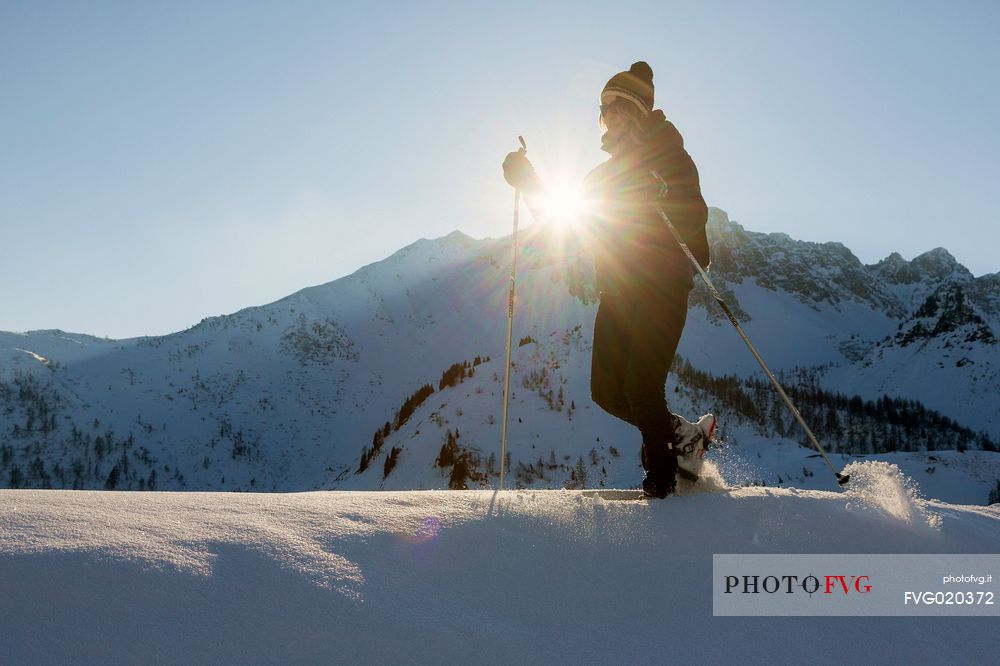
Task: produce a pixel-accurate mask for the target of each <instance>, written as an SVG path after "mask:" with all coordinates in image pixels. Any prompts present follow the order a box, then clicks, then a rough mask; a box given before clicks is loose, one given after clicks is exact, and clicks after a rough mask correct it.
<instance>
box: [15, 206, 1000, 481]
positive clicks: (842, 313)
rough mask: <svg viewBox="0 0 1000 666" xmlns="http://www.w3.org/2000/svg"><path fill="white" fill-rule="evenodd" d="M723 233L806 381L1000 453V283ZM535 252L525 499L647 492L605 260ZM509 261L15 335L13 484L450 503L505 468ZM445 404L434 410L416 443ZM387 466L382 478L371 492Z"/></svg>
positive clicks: (521, 350)
mask: <svg viewBox="0 0 1000 666" xmlns="http://www.w3.org/2000/svg"><path fill="white" fill-rule="evenodd" d="M709 235H710V241H711V243H712V246H713V252H714V256H715V263H714V264H713V269H712V273H713V276H714V279H715V280H717V282H718V284H719V285H720V286H722V287H723V289H724V291H725V292H726V293H727V294H730V295H731V296H732V297H733V301H732V303H733V304H734V306H736V307H735V309H736V310H737V312H738V313H740V316H741V317H742V318H743V319H744V323H745V326H746V329H747V331H748V333H749V334H750V336H751V337H752V339H753V340H754V342H755V344H757V346H758V347H759V348H760V350H761V352H762V353H763V355H764V357H765V358H766V359H767V361H768V363H769V364H770V365H771V366H772V368H774V369H775V370H777V371H785V372H787V373H789V374H787V375H785V376H786V377H787V380H788V381H791V382H795V381H799V379H798V377H799V375H796V374H795V373H794V371H795V369H796V368H799V369H800V370H801V369H803V368H808V369H810V372H811V373H812V375H811V376H812V377H813V379H812V380H810V381H814V382H816V383H817V385H821V386H822V387H823V388H825V389H826V390H828V391H833V392H837V391H840V392H844V393H847V394H849V395H850V394H854V393H858V394H860V395H861V397H862V398H865V399H871V400H875V399H877V398H881V397H882V396H883V394H889V395H891V396H896V397H904V398H914V399H919V400H921V401H923V402H924V403H925V404H926V406H927V407H928V408H930V409H934V410H938V411H940V412H942V413H943V414H944V415H946V416H948V417H950V418H951V419H952V420H954V421H957V422H958V423H959V424H961V425H962V426H965V427H967V428H970V429H971V430H970V431H969V432H970V433H973V434H974V431H980V430H981V431H985V432H987V433H989V434H990V435H991V436H992V437H993V438H994V439H995V438H997V437H998V436H1000V420H998V419H1000V416H998V415H1000V410H997V409H996V406H997V403H996V400H997V398H996V396H997V395H998V393H1000V385H998V382H1000V379H998V373H996V372H995V371H994V369H995V368H996V367H997V364H998V357H997V354H998V345H997V342H996V339H995V336H994V335H993V331H994V330H996V329H997V327H998V325H1000V320H998V317H1000V314H998V313H1000V298H998V297H997V293H998V292H997V289H996V287H997V285H998V284H1000V278H998V277H997V276H996V275H994V276H984V277H980V278H974V277H972V276H971V275H970V274H969V273H968V271H965V269H963V268H962V267H961V266H959V265H958V264H957V263H956V262H955V261H954V259H953V258H951V257H950V255H948V254H947V253H946V252H944V251H943V250H933V251H931V252H929V253H927V254H926V255H922V256H921V257H918V258H917V259H914V260H913V261H912V262H906V261H905V260H903V259H901V258H900V257H898V256H896V255H894V256H892V257H889V258H888V259H886V260H885V261H883V262H881V263H879V264H877V265H875V266H864V265H862V264H861V263H860V262H859V261H858V260H857V259H856V258H855V257H854V256H853V255H851V253H850V252H849V251H848V250H847V249H846V248H844V247H843V246H841V245H839V244H835V243H826V244H816V243H804V242H799V241H794V240H792V239H791V238H789V237H788V236H785V235H783V234H769V235H767V234H758V233H754V232H750V231H746V230H744V229H743V228H742V227H740V226H739V225H738V224H736V223H734V222H731V221H730V220H729V219H728V217H727V216H726V215H725V213H723V212H722V211H719V210H716V209H713V210H712V211H711V219H710V225H709ZM520 240H521V252H520V256H519V266H518V274H519V281H518V287H517V289H518V291H517V294H518V301H517V307H516V319H515V322H516V324H515V338H516V339H522V338H525V339H526V344H525V345H524V346H520V347H518V349H517V353H516V354H515V363H516V367H515V375H514V384H513V386H514V387H515V388H514V394H513V400H512V416H511V442H510V445H511V450H512V452H513V457H512V460H511V470H512V478H515V479H516V478H518V477H520V478H521V479H522V480H524V482H525V484H526V485H534V486H536V487H537V486H539V485H541V486H546V487H560V486H562V485H563V484H565V483H566V482H567V481H572V480H573V479H572V476H573V474H574V473H575V469H574V468H575V467H576V465H577V463H578V462H579V461H581V460H583V462H584V464H585V466H586V467H587V473H586V475H587V477H588V478H587V484H588V485H589V486H593V485H599V484H600V482H601V481H603V482H604V483H605V485H616V486H630V485H634V484H635V483H637V482H638V478H639V471H638V467H637V456H636V451H637V447H638V441H637V435H636V433H635V432H633V431H632V429H630V428H629V427H628V426H626V425H624V424H621V423H618V422H616V421H614V420H613V419H611V418H610V417H607V416H606V415H604V414H603V413H601V412H600V411H599V410H598V408H597V407H596V406H595V405H594V404H593V403H592V402H591V400H590V396H589V387H588V377H589V352H590V348H589V345H590V339H591V332H592V326H593V317H594V312H595V308H596V299H597V295H596V293H595V292H594V286H593V270H592V263H591V260H590V257H589V254H588V253H587V251H586V248H585V247H584V246H583V245H582V244H581V243H580V242H579V240H578V239H572V238H570V239H558V238H553V237H550V236H548V235H547V234H546V233H545V232H544V231H543V230H542V229H540V228H529V229H528V230H527V231H526V232H525V233H524V234H523V235H522V236H521V239H520ZM509 242H510V241H509V238H506V239H486V240H474V239H471V238H469V237H467V236H464V235H463V234H461V233H458V232H455V233H453V234H450V235H448V236H446V237H444V238H440V239H436V240H422V241H418V242H417V243H414V244H413V245H410V246H408V247H406V248H403V249H402V250H400V251H399V252H397V253H396V254H394V255H393V256H391V257H389V258H387V259H385V260H383V261H381V262H378V263H375V264H372V265H370V266H366V267H365V268H363V269H361V270H359V271H357V272H356V273H354V274H352V275H350V276H347V277H344V278H341V279H339V280H336V281H334V282H330V283H328V284H325V285H320V286H316V287H310V288H308V289H303V290H302V291H300V292H298V293H296V294H293V295H290V296H288V297H287V298H284V299H282V300H280V301H277V302H275V303H272V304H269V305H265V306H259V307H252V308H247V309H245V310H242V311H240V312H237V313H235V314H232V315H227V316H222V317H214V318H210V319H206V320H204V321H203V322H201V323H200V324H198V325H196V326H194V327H192V328H191V329H188V330H186V331H183V332H179V333H175V334H172V335H168V336H163V337H156V338H137V339H132V340H118V341H115V340H100V339H97V338H93V337H90V336H84V335H79V334H68V333H64V332H61V331H34V332H30V333H25V334H15V333H0V486H7V487H11V486H28V487H50V486H51V487H65V488H73V487H81V488H104V487H113V488H130V489H143V488H150V487H153V488H157V489H174V488H176V489H203V490H204V489H218V490H252V489H260V490H272V489H273V490H303V489H317V488H358V489H360V488H376V487H383V486H385V487H394V488H407V487H409V488H419V487H441V484H442V479H443V483H444V484H445V485H447V483H448V480H449V474H450V472H449V471H448V470H446V469H444V468H442V467H440V466H438V467H435V466H434V462H435V460H437V458H438V455H439V453H440V450H441V447H442V445H443V444H447V442H448V431H449V430H450V431H452V435H453V436H454V433H455V430H456V429H457V430H458V431H459V435H460V436H459V439H458V440H457V444H456V446H460V447H462V449H463V450H466V451H469V452H473V453H477V454H478V456H479V459H480V463H481V464H482V465H483V467H482V468H481V469H480V471H481V472H483V471H485V466H486V465H487V464H488V463H489V456H490V454H491V453H495V454H496V455H499V452H498V451H497V448H498V446H497V442H498V441H499V422H498V421H499V411H500V405H501V395H500V380H501V379H502V375H503V367H502V365H503V364H502V361H500V360H499V359H502V356H503V345H504V335H505V332H506V323H505V317H506V299H507V277H508V274H509V262H510V245H509ZM692 299H693V303H694V307H693V308H692V311H691V315H690V317H689V320H688V321H689V323H688V326H687V328H686V330H685V335H684V338H683V340H682V341H681V346H680V354H681V355H682V356H683V357H684V358H685V359H687V360H688V361H689V362H690V363H691V364H693V365H694V367H696V368H698V369H700V370H703V371H707V372H711V373H714V374H715V375H722V374H729V373H732V374H735V375H739V376H743V377H746V376H749V375H751V374H752V373H754V372H756V370H757V368H756V365H755V363H754V361H753V360H752V358H751V357H750V355H749V354H748V353H747V352H746V350H745V349H744V348H743V346H742V344H741V343H740V341H739V338H738V337H737V336H736V335H735V334H734V332H733V331H732V330H731V327H730V326H729V324H728V322H727V321H725V320H724V319H723V318H721V317H720V316H719V314H718V312H717V311H716V306H715V304H714V303H713V302H711V300H710V299H708V298H707V296H706V294H705V292H704V290H701V289H700V288H699V289H697V290H696V291H695V292H694V294H693V296H692ZM527 338H530V340H529V339H527ZM477 357H478V362H477ZM465 362H467V363H468V364H469V368H472V369H473V370H474V376H473V377H471V378H470V377H467V376H466V377H464V378H463V379H464V381H462V382H461V383H458V384H457V385H455V386H445V387H443V388H442V386H441V383H440V380H441V379H442V377H443V373H445V371H446V370H448V369H449V368H450V367H452V366H453V364H456V363H457V364H462V363H465ZM463 374H468V372H464V373H463ZM427 385H429V386H431V388H432V389H433V394H432V395H431V396H430V397H428V398H427V399H426V400H425V401H424V402H422V403H420V404H416V407H415V409H414V410H413V414H412V416H410V418H409V420H406V419H401V420H402V421H405V423H401V422H398V421H399V419H397V416H398V415H402V414H401V412H403V411H406V410H404V409H403V408H404V406H405V405H406V402H405V401H406V400H407V399H408V398H412V397H413V396H414V395H415V394H416V393H417V392H418V391H419V389H420V388H421V387H422V386H427ZM670 390H671V405H672V406H673V408H674V410H675V411H677V412H679V413H681V414H684V415H686V416H688V417H694V416H696V415H698V414H699V413H701V412H702V411H705V410H714V411H717V412H719V413H721V414H722V415H723V417H724V420H725V421H726V424H727V426H728V427H729V429H730V430H732V432H733V433H736V432H737V431H738V429H739V428H743V429H744V431H745V432H744V434H743V435H742V436H740V438H739V439H740V440H741V442H742V443H744V444H747V443H749V439H751V438H752V437H751V435H750V434H749V432H750V431H751V430H753V429H754V428H756V431H755V433H756V434H754V435H753V437H756V438H757V439H758V440H759V441H760V442H769V441H771V442H774V441H777V439H776V438H775V435H776V431H775V424H774V417H773V415H772V414H770V413H767V414H765V415H764V417H763V419H764V426H763V427H762V426H761V425H760V424H759V423H756V422H755V421H754V419H753V418H751V416H747V415H738V414H730V413H727V412H728V411H729V410H730V407H729V406H728V405H726V404H721V403H720V402H719V398H718V395H717V394H713V393H711V392H706V391H704V390H699V389H696V388H694V387H691V386H688V385H687V384H685V383H684V382H677V381H676V380H675V381H674V383H673V384H672V385H671V386H670ZM675 390H676V391H679V392H678V393H674V391H675ZM414 402H416V403H419V402H420V401H411V406H413V403H414ZM820 416H823V417H825V418H826V420H829V418H828V416H827V415H826V414H821V415H820ZM838 418H841V419H843V420H844V426H845V428H847V426H849V425H851V424H850V423H848V421H847V419H848V416H847V415H846V414H841V415H840V416H839V417H838ZM387 422H388V423H389V424H390V428H389V431H390V432H388V433H386V435H385V436H384V437H383V438H382V443H381V444H380V445H376V442H377V441H378V439H379V437H378V436H377V435H376V432H377V431H378V432H381V431H382V430H384V426H385V424H386V423H387ZM755 423H756V425H755ZM397 425H398V426H399V427H398V428H397V427H396V426H397ZM869 425H870V424H869ZM867 427H868V426H866V428H867ZM747 429H749V430H747ZM869 429H870V428H869ZM847 432H854V431H852V430H849V429H848V430H847ZM956 432H957V431H956ZM952 434H954V433H952ZM952 434H949V433H944V434H943V435H942V437H943V438H944V441H949V442H950V444H949V446H948V448H956V447H967V448H978V446H979V444H978V443H977V442H976V440H975V438H974V437H972V436H971V435H969V434H968V433H966V434H961V433H959V434H954V436H952ZM949 437H950V438H951V439H950V440H949V439H948V438H949ZM896 439H897V440H898V438H896ZM939 439H940V438H939ZM540 442H544V443H545V444H544V445H540V444H539V443H540ZM834 443H835V444H840V442H834ZM373 446H375V448H376V449H377V456H376V457H373V458H372V460H371V461H370V466H369V471H367V472H366V473H365V474H361V475H355V471H357V470H358V468H359V467H360V466H361V458H362V452H363V449H367V450H368V451H369V453H370V452H371V450H372V448H373ZM612 447H614V451H615V452H617V453H614V452H612ZM394 448H396V449H398V450H399V452H398V454H397V457H398V460H397V465H396V468H395V469H394V470H393V471H392V473H391V474H390V476H389V477H387V478H384V471H385V463H386V460H387V458H388V457H389V456H390V454H391V452H392V450H393V449H394ZM376 458H377V459H376ZM415 463H416V464H418V465H419V467H412V466H413V465H414V464H415ZM765 464H766V460H765ZM495 465H496V466H495V467H494V470H497V469H498V463H496V462H495ZM519 466H520V469H521V473H520V474H518V472H517V470H518V469H519ZM529 468H532V469H533V470H534V471H531V470H530V469H529ZM116 470H117V471H116ZM539 472H540V474H539ZM784 476H785V475H784V474H783V475H782V477H783V478H784Z"/></svg>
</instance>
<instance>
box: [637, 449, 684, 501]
mask: <svg viewBox="0 0 1000 666" xmlns="http://www.w3.org/2000/svg"><path fill="white" fill-rule="evenodd" d="M677 460H678V456H677V455H676V454H675V453H673V452H672V451H671V452H669V453H667V456H666V458H665V459H664V461H663V462H664V465H663V469H660V470H658V471H656V472H653V471H651V470H646V476H645V477H644V478H643V480H642V494H643V496H644V497H649V498H657V499H662V498H664V497H666V496H667V495H672V494H673V493H674V491H675V490H676V489H677V472H678V469H679V468H678V466H677ZM644 462H645V460H644Z"/></svg>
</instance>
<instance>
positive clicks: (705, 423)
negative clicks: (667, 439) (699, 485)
mask: <svg viewBox="0 0 1000 666" xmlns="http://www.w3.org/2000/svg"><path fill="white" fill-rule="evenodd" d="M717 424H718V421H717V419H716V418H715V416H714V415H713V414H705V415H704V416H702V417H701V418H700V419H698V422H697V423H691V422H690V421H687V420H685V419H682V418H681V417H679V416H678V417H677V421H676V426H675V427H674V438H675V444H674V446H675V448H676V449H677V454H678V455H677V467H678V469H677V473H678V474H680V475H681V476H682V477H684V478H686V479H688V480H691V481H696V480H697V479H698V475H699V474H700V473H701V468H702V465H703V464H704V460H702V459H703V458H704V457H705V453H706V452H707V451H708V446H709V444H710V443H711V442H712V437H714V436H715V427H716V425H717Z"/></svg>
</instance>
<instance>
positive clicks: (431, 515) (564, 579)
mask: <svg viewBox="0 0 1000 666" xmlns="http://www.w3.org/2000/svg"><path fill="white" fill-rule="evenodd" d="M867 471H868V472H869V473H867V474H866V472H865V470H864V469H861V468H856V469H854V473H855V476H856V478H858V479H859V484H858V485H855V487H854V489H853V490H852V491H851V492H848V493H846V494H841V493H831V492H821V491H803V490H791V489H765V488H742V489H738V490H733V491H729V492H725V493H721V494H699V495H692V496H686V497H675V498H670V499H668V500H662V501H653V502H646V501H628V502H622V501H613V500H608V499H605V498H602V497H600V496H594V495H586V494H584V493H581V492H580V491H519V492H512V491H507V492H501V493H493V492H490V491H474V492H466V493H456V492H388V493H350V492H328V493H303V494H250V493H162V492H159V493H148V492H146V493H122V492H67V491H25V490H20V491H11V490H8V491H0V590H2V591H3V594H0V627H3V631H2V637H3V638H2V645H3V660H4V661H5V663H32V664H38V663H70V662H72V663H78V662H97V661H100V662H101V663H136V662H147V661H155V662H158V663H168V662H171V663H172V662H184V663H191V662H199V663H232V662H240V663H398V662H406V663H448V662H468V661H476V662H480V663H512V662H518V663H581V662H589V663H598V662H607V663H658V664H659V663H665V662H667V661H682V662H684V663H765V662H766V663H775V662H779V663H782V662H796V663H802V662H809V663H830V664H843V663H987V662H989V661H992V660H993V659H994V658H995V649H996V641H995V634H996V631H995V629H996V618H995V617H983V618H971V617H963V618H942V617H925V618H916V617H909V618H863V617H840V618H807V617H801V618H781V617H755V618H735V617H729V618H727V617H713V615H712V555H713V554H715V553H899V554H901V553H996V552H997V550H998V544H1000V511H998V509H997V507H992V508H984V507H979V508H974V507H967V506H956V505H951V504H945V503H941V502H934V501H928V502H923V501H917V500H914V499H913V497H912V496H911V495H909V494H908V493H907V492H906V491H905V489H904V487H903V486H902V485H900V483H899V482H898V481H899V478H898V476H893V475H892V474H889V475H886V474H885V472H886V471H887V470H885V469H883V470H876V469H869V470H867Z"/></svg>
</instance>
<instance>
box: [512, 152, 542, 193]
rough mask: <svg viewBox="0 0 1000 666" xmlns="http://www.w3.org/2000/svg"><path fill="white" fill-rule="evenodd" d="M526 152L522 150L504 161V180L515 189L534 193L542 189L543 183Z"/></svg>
mask: <svg viewBox="0 0 1000 666" xmlns="http://www.w3.org/2000/svg"><path fill="white" fill-rule="evenodd" d="M524 152H525V151H524V149H523V148H522V149H520V150H515V151H514V152H512V153H508V154H507V157H506V158H505V159H504V161H503V179H504V180H506V181H507V183H508V184H509V185H510V186H511V187H513V188H515V189H518V190H521V191H522V192H533V191H535V190H538V189H541V186H542V183H541V181H540V180H539V179H538V174H536V173H535V167H533V166H531V162H529V161H528V158H527V156H526V155H525V154H524Z"/></svg>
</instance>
